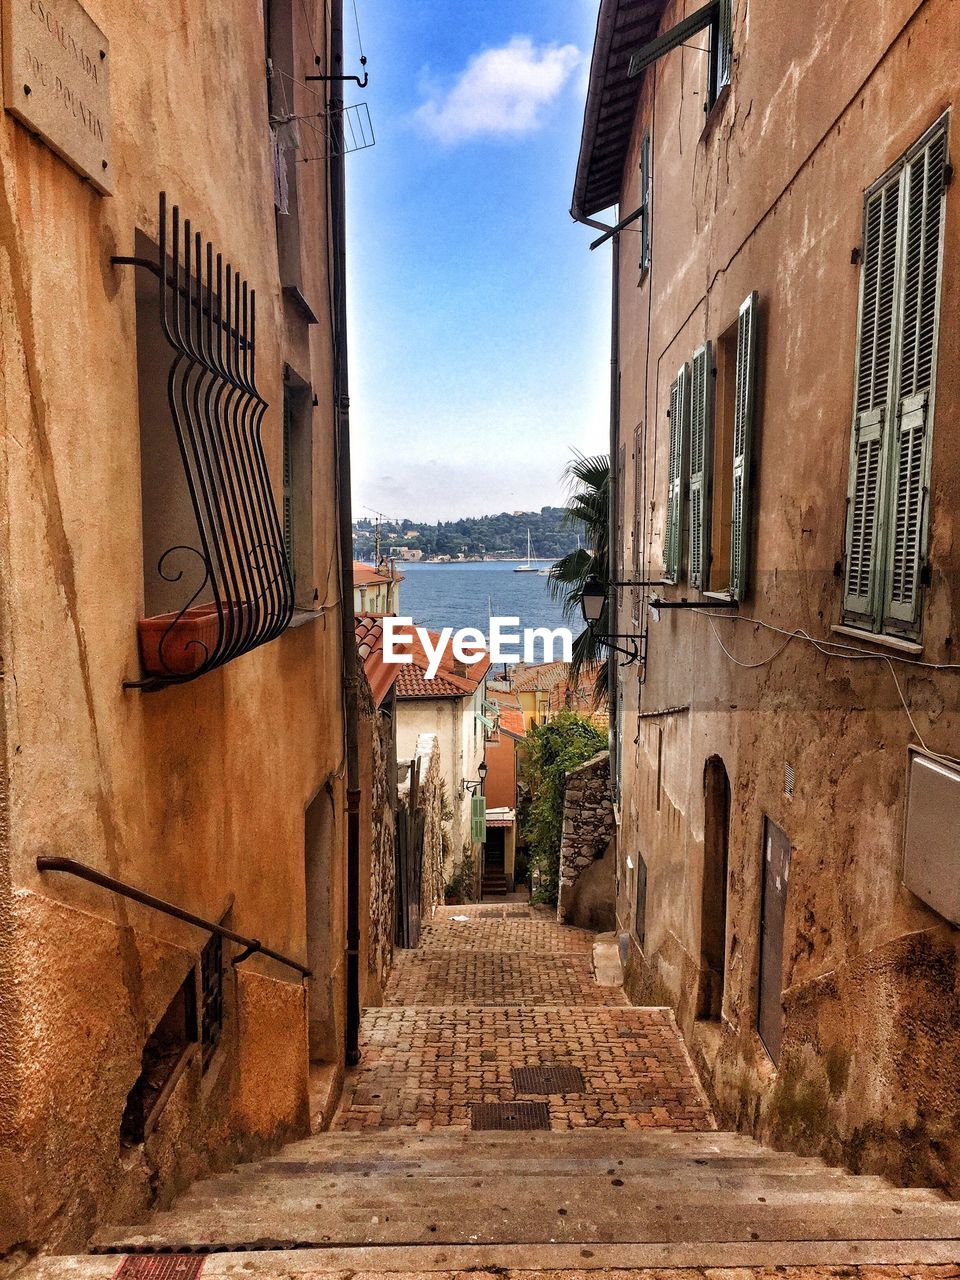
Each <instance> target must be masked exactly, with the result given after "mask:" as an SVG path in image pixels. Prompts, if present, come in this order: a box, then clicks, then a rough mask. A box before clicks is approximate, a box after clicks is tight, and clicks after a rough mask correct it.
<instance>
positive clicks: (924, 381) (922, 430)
mask: <svg viewBox="0 0 960 1280" xmlns="http://www.w3.org/2000/svg"><path fill="white" fill-rule="evenodd" d="M946 158H947V133H946V128H945V126H944V127H941V129H940V130H939V132H938V133H936V134H935V135H934V136H933V138H931V140H930V141H929V142H928V143H927V145H926V146H925V147H924V149H923V150H922V151H921V152H920V153H919V154H918V155H917V156H916V157H914V159H912V160H911V161H910V162H909V163H908V164H907V166H906V172H905V174H904V179H903V218H904V220H905V223H906V225H905V227H904V235H903V261H902V266H901V271H900V275H901V280H902V300H903V301H902V320H901V328H900V340H899V361H898V374H899V378H898V381H899V386H898V388H897V391H898V401H897V415H896V423H895V426H894V436H893V470H892V479H891V483H892V492H891V507H890V515H891V521H890V526H891V527H890V539H889V552H888V568H887V574H886V588H887V599H886V602H885V604H886V607H885V611H884V612H885V621H887V622H889V623H891V624H892V625H893V626H894V627H897V625H898V624H899V626H901V627H902V626H906V627H907V628H908V629H912V628H914V627H915V626H916V624H917V622H918V620H919V613H920V573H921V569H922V564H923V557H924V554H925V549H926V524H927V520H928V517H929V511H928V510H927V507H928V503H927V497H928V484H929V481H928V475H929V451H930V429H929V427H930V413H929V407H930V402H931V396H932V392H933V378H934V369H935V365H936V334H937V312H938V302H939V286H940V261H941V257H942V244H943V222H944V218H943V209H944V204H945V200H944V166H945V164H946Z"/></svg>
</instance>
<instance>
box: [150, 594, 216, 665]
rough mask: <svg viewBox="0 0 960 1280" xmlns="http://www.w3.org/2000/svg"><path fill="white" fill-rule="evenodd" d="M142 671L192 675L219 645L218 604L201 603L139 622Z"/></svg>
mask: <svg viewBox="0 0 960 1280" xmlns="http://www.w3.org/2000/svg"><path fill="white" fill-rule="evenodd" d="M137 631H138V632H139V636H140V657H141V660H142V662H143V669H144V671H146V672H147V673H148V674H149V675H152V676H190V675H193V673H194V672H195V671H199V670H200V668H201V667H202V666H203V665H204V663H205V662H206V661H207V659H208V658H209V657H210V656H211V655H212V653H213V651H214V649H215V648H216V646H217V639H218V636H219V634H220V620H219V618H218V617H217V606H216V605H215V604H198V605H195V606H194V607H193V608H192V609H187V611H186V612H185V613H184V614H183V616H182V617H178V615H177V613H161V614H158V615H157V616H156V617H154V618H141V619H140V621H139V622H138V623H137Z"/></svg>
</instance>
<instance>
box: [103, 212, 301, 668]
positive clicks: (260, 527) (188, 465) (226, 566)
mask: <svg viewBox="0 0 960 1280" xmlns="http://www.w3.org/2000/svg"><path fill="white" fill-rule="evenodd" d="M159 230H160V235H159V253H158V261H157V262H156V263H153V262H151V261H150V260H149V259H145V258H138V257H120V256H116V257H114V258H112V259H111V261H112V262H113V263H114V265H116V266H134V267H138V268H143V269H146V270H148V271H150V272H151V273H152V274H153V275H154V276H156V278H157V281H158V291H157V301H158V306H159V318H160V327H161V329H162V331H163V335H164V337H165V338H166V341H167V344H168V346H169V348H170V352H171V364H170V368H169V371H168V375H167V397H168V401H169V410H170V419H171V424H172V429H173V431H174V432H175V435H176V443H177V452H178V454H179V458H180V465H181V466H182V468H183V477H184V480H185V482H186V487H187V491H188V493H189V498H190V504H191V506H192V508H193V514H194V517H195V520H196V545H189V544H184V543H183V541H182V539H181V538H176V539H175V541H174V544H173V545H171V546H169V547H167V548H166V549H165V550H164V551H163V553H162V554H161V555H160V558H159V561H158V563H157V574H158V577H159V580H160V581H161V582H162V583H182V584H183V592H184V596H185V598H184V599H183V601H182V603H181V604H180V606H179V608H177V609H176V610H174V611H173V612H172V613H169V614H161V615H160V616H159V617H157V618H156V619H153V620H151V619H144V622H143V624H141V641H142V649H143V659H144V666H145V669H146V670H147V673H148V674H147V678H146V679H144V680H138V681H129V682H128V687H137V688H142V689H156V688H162V687H163V686H164V685H169V684H181V683H183V682H184V681H187V680H194V679H196V678H197V677H198V676H201V675H203V674H204V673H205V672H207V671H209V670H211V669H212V668H214V667H219V666H222V665H223V664H224V663H226V662H229V661H230V660H231V659H232V658H237V657H239V656H240V655H241V654H244V653H247V652H249V650H251V649H254V648H256V647H257V646H258V645H261V644H265V643H266V642H267V641H269V640H273V639H275V638H276V637H277V636H278V635H280V634H281V632H282V631H284V630H285V629H286V628H287V626H288V625H289V623H290V619H291V618H292V616H293V604H294V598H293V580H292V577H291V573H290V566H289V563H288V561H287V556H286V551H285V549H284V541H283V531H282V528H281V524H280V518H279V515H278V512H277V507H276V502H275V500H274V495H273V488H272V485H271V482H270V475H269V472H268V469H267V461H266V457H265V454H264V450H263V443H262V440H261V430H262V426H263V419H264V414H265V413H266V410H267V402H266V401H265V400H264V399H263V397H262V396H261V395H260V392H259V391H258V390H257V384H256V294H255V291H254V290H253V289H250V288H249V287H248V285H247V282H246V280H244V279H242V278H241V277H240V276H239V275H238V274H237V273H236V272H235V271H234V269H233V267H232V266H231V265H230V264H229V263H227V264H224V262H223V257H222V255H221V254H219V253H215V252H214V249H213V246H212V244H211V243H210V242H209V241H207V242H206V243H204V241H203V240H202V238H201V236H200V233H199V232H197V231H193V230H192V229H191V224H190V220H189V219H186V220H183V221H182V222H181V217H180V210H179V208H178V207H177V206H176V205H174V206H173V208H172V211H171V215H170V218H169V225H168V214H167V199H166V195H165V193H163V192H161V194H160V209H159ZM191 566H195V567H196V574H192V573H191V577H192V578H193V579H195V581H191V583H190V585H187V581H186V578H185V574H186V573H187V571H188V568H190V567H191ZM151 622H152V623H153V625H151V626H149V627H147V628H146V630H144V627H145V626H146V624H150V623H151ZM145 635H146V636H147V637H148V639H147V640H144V636H145Z"/></svg>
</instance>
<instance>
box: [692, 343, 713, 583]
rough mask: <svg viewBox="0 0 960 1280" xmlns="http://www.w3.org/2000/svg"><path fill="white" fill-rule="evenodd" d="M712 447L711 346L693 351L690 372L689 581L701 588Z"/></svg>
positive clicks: (705, 574)
mask: <svg viewBox="0 0 960 1280" xmlns="http://www.w3.org/2000/svg"><path fill="white" fill-rule="evenodd" d="M712 449H713V346H712V344H711V343H709V342H707V343H705V344H704V345H703V346H702V347H700V348H699V349H698V350H697V351H695V352H694V353H693V366H692V372H691V375H690V582H691V583H692V585H693V586H695V587H700V588H701V589H702V588H703V587H704V586H706V584H707V581H708V575H709V572H710V515H711V511H710V485H711V467H710V459H711V453H712Z"/></svg>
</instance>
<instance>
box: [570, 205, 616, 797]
mask: <svg viewBox="0 0 960 1280" xmlns="http://www.w3.org/2000/svg"><path fill="white" fill-rule="evenodd" d="M570 213H571V216H572V217H573V218H574V220H575V221H577V222H581V223H583V225H584V226H585V227H591V228H592V229H593V230H594V231H602V232H604V233H605V234H606V235H607V236H608V237H609V239H610V241H611V242H612V250H613V251H612V254H611V269H612V281H611V287H610V296H611V315H610V479H611V484H610V510H609V513H608V517H607V541H608V544H609V548H610V550H609V568H610V577H611V578H619V577H620V576H621V575H620V574H619V573H618V572H617V571H616V556H617V554H618V548H617V544H616V538H617V527H616V526H617V496H616V486H617V485H618V484H620V483H622V478H621V477H619V476H617V458H618V456H619V441H620V232H619V230H618V228H619V226H620V225H621V224H620V223H618V224H617V226H616V227H610V226H607V224H606V223H604V222H598V221H597V220H596V218H586V217H584V216H583V215H582V214H580V213H579V212H578V211H577V208H576V205H574V207H573V208H572V209H571V210H570ZM612 603H613V611H614V618H613V622H614V626H613V630H614V631H616V629H617V623H618V621H619V619H618V618H617V616H616V614H617V605H616V596H614V599H613V602H612ZM607 707H608V710H609V712H610V760H611V765H613V766H615V767H614V768H611V770H610V775H611V782H613V781H614V779H615V778H616V777H617V776H619V768H620V762H619V758H618V756H619V745H618V743H617V664H616V663H615V662H609V661H608V663H607Z"/></svg>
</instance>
